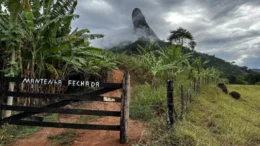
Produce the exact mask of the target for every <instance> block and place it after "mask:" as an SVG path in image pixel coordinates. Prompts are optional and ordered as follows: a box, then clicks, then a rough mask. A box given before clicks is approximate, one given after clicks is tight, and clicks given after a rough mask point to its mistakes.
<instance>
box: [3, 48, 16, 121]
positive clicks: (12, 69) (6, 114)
mask: <svg viewBox="0 0 260 146" xmlns="http://www.w3.org/2000/svg"><path fill="white" fill-rule="evenodd" d="M11 61H12V62H14V61H15V49H14V48H13V50H12V57H11ZM11 74H14V67H13V66H12V67H11ZM8 90H9V91H11V92H13V91H14V83H13V82H10V83H9V89H8ZM7 105H13V96H8V98H7ZM11 115H12V111H10V110H6V111H5V113H4V117H10V116H11Z"/></svg>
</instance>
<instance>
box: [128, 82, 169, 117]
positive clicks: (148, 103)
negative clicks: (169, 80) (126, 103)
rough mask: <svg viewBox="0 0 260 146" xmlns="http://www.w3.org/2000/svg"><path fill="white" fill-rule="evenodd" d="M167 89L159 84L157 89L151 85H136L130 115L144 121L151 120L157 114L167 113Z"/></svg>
mask: <svg viewBox="0 0 260 146" xmlns="http://www.w3.org/2000/svg"><path fill="white" fill-rule="evenodd" d="M165 95H166V89H165V87H164V86H159V87H158V88H157V89H156V88H152V87H151V86H150V85H136V86H135V87H134V89H133V91H132V95H131V98H132V99H131V104H130V105H131V106H130V117H131V118H133V119H139V120H143V121H149V120H151V119H152V118H153V117H154V116H155V115H157V116H161V115H162V114H163V113H165V108H164V107H166V105H165V104H166V98H165Z"/></svg>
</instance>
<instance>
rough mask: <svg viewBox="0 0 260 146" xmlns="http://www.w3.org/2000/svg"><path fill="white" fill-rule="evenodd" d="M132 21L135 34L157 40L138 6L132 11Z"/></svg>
mask: <svg viewBox="0 0 260 146" xmlns="http://www.w3.org/2000/svg"><path fill="white" fill-rule="evenodd" d="M132 21H133V25H134V30H135V34H136V35H137V36H139V38H148V39H152V40H159V38H158V36H157V35H156V34H155V33H154V31H153V30H152V29H151V28H150V26H149V25H148V23H147V22H146V20H145V16H144V15H143V13H142V11H141V10H140V9H139V8H135V9H134V10H133V12H132Z"/></svg>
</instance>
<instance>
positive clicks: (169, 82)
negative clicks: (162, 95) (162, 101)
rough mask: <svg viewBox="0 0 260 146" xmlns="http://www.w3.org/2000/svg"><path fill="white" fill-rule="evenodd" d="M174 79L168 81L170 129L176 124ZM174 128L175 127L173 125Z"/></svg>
mask: <svg viewBox="0 0 260 146" xmlns="http://www.w3.org/2000/svg"><path fill="white" fill-rule="evenodd" d="M173 86H174V85H173V81H172V80H168V81H167V125H168V129H170V128H172V127H173V126H174V119H173V108H174V104H173ZM173 128H174V127H173Z"/></svg>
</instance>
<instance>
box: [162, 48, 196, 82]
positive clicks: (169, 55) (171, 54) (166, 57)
mask: <svg viewBox="0 0 260 146" xmlns="http://www.w3.org/2000/svg"><path fill="white" fill-rule="evenodd" d="M181 51H182V47H180V46H179V47H176V46H174V45H171V46H170V47H163V48H162V47H160V50H158V51H157V52H158V53H159V55H161V56H162V59H163V63H164V64H169V65H170V66H172V68H169V70H168V71H167V72H165V74H166V77H167V78H173V79H175V77H176V76H177V75H178V74H180V73H181V72H183V71H184V70H185V69H186V68H189V67H190V63H189V61H188V60H189V58H190V57H191V56H192V52H191V53H187V54H182V52H181Z"/></svg>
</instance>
